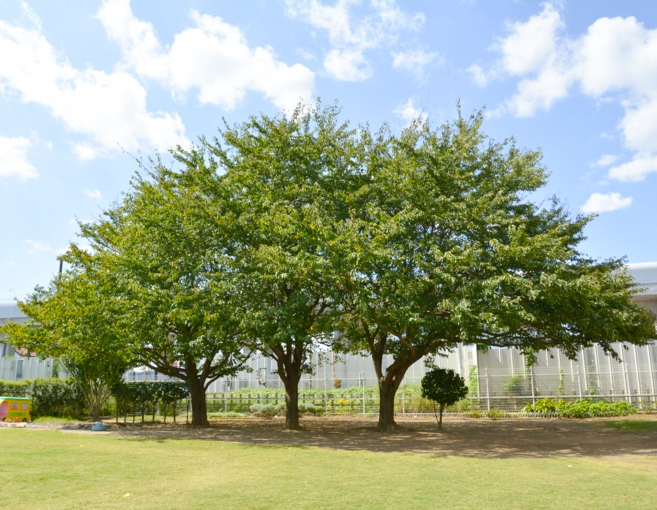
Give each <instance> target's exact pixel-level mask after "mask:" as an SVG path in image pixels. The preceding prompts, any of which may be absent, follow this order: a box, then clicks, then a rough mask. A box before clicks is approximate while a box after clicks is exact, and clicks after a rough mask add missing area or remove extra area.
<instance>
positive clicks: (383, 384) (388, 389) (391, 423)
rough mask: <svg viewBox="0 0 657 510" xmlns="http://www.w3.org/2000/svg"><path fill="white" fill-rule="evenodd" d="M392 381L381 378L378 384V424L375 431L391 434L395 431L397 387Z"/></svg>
mask: <svg viewBox="0 0 657 510" xmlns="http://www.w3.org/2000/svg"><path fill="white" fill-rule="evenodd" d="M394 382H395V381H394V380H393V379H390V380H388V381H386V378H385V377H384V378H382V380H381V381H380V382H379V424H378V425H377V427H376V429H377V430H378V431H379V432H392V431H394V430H397V424H396V423H395V393H396V392H397V385H395V384H394Z"/></svg>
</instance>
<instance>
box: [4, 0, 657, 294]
mask: <svg viewBox="0 0 657 510" xmlns="http://www.w3.org/2000/svg"><path fill="white" fill-rule="evenodd" d="M316 97H321V98H322V100H323V101H325V102H333V101H334V100H338V101H339V103H340V105H341V106H342V108H343V115H344V117H345V119H349V120H350V121H351V122H352V123H354V124H357V123H364V122H369V123H370V125H371V126H374V127H378V126H379V125H380V124H381V123H383V122H388V123H389V124H390V125H391V126H392V127H393V129H400V127H401V126H404V125H406V124H407V123H408V122H409V121H410V119H412V118H413V117H414V116H417V115H427V116H428V118H429V119H430V120H431V121H432V122H434V123H442V122H445V121H450V120H452V119H454V117H455V114H456V103H457V101H458V100H460V101H461V102H462V107H463V110H464V112H466V113H469V112H473V111H475V110H477V109H479V108H482V107H486V112H487V113H486V122H485V124H484V130H485V131H486V132H487V133H488V134H489V135H490V136H491V137H492V138H494V139H496V140H502V139H504V138H507V137H511V136H513V137H515V139H516V142H517V145H518V146H520V147H526V148H532V149H533V148H539V147H540V148H541V149H542V150H543V154H544V163H545V165H546V166H547V168H548V170H549V171H550V172H551V178H550V182H549V185H548V186H547V187H546V188H545V189H543V190H541V191H540V192H539V193H538V194H537V195H536V197H535V199H536V200H544V199H547V198H549V197H550V196H552V195H557V196H559V197H560V198H561V200H563V201H564V202H565V203H567V204H568V206H569V208H570V210H571V211H572V213H573V214H575V213H580V212H582V211H583V212H596V211H597V212H599V213H600V215H599V217H598V218H596V219H595V220H594V221H593V223H592V224H591V225H590V226H589V227H588V228H587V235H588V239H587V241H586V242H585V243H584V245H583V249H584V251H585V252H587V253H588V254H590V255H592V256H594V257H597V258H607V257H620V256H627V258H628V261H630V262H647V261H655V260H657V252H656V251H655V247H656V244H657V241H655V235H654V234H655V228H654V226H653V223H652V219H653V218H656V217H657V215H656V214H655V212H657V200H656V199H655V197H654V190H655V189H656V188H655V183H656V179H657V175H654V174H655V173H657V4H655V2H654V1H652V0H641V1H633V2H627V1H611V0H609V1H604V0H578V1H554V2H536V1H522V0H496V1H494V2H491V1H483V0H470V1H465V0H463V1H459V0H442V1H440V2H436V1H404V2H401V1H399V2H395V1H393V0H361V1H358V0H340V1H337V2H336V1H335V0H287V1H286V0H267V1H265V0H251V1H248V0H247V1H242V2H229V1H216V0H215V1H210V0H197V1H194V0H184V1H181V0H179V1H176V2H172V1H164V0H159V1H154V0H142V1H138V0H134V1H132V2H130V1H129V0H105V1H94V0H70V1H67V2H52V1H47V0H33V1H30V2H27V3H26V2H20V1H13V0H12V1H10V0H0V215H1V220H0V303H1V302H9V301H11V300H12V299H13V298H14V297H16V296H18V297H23V296H24V295H25V294H26V293H28V292H30V291H31V290H32V289H33V288H34V286H35V285H37V284H46V283H47V282H48V280H49V279H50V278H51V277H52V275H53V273H54V272H56V270H57V268H58V262H57V260H56V258H57V256H58V254H59V253H61V252H62V250H64V249H65V248H66V246H67V244H68V242H69V241H74V240H76V232H77V225H76V224H75V218H79V219H82V220H90V219H93V218H95V217H98V216H99V215H100V213H101V211H102V210H103V208H106V207H108V206H109V205H110V204H111V203H112V202H113V201H115V200H117V199H119V198H120V195H121V192H122V191H125V190H127V189H128V186H129V180H130V177H131V175H132V174H133V172H134V171H135V169H136V163H135V161H134V158H133V156H134V155H137V154H138V153H141V154H142V155H149V154H153V153H154V152H155V151H160V152H162V151H166V150H167V148H169V147H171V146H172V145H175V144H178V143H180V144H183V145H185V144H189V143H193V142H194V141H195V140H197V139H198V137H199V136H201V135H208V136H212V135H213V134H214V133H215V132H216V129H217V127H218V126H219V125H220V124H221V122H222V120H221V119H222V118H225V119H226V120H227V121H228V122H229V123H233V122H240V121H242V120H245V119H246V118H247V117H248V116H249V115H253V114H257V113H259V112H263V113H267V114H275V113H277V112H279V111H281V110H284V109H289V108H291V107H293V106H294V105H295V104H296V102H297V101H298V100H300V99H301V100H304V101H310V100H313V99H314V98H316Z"/></svg>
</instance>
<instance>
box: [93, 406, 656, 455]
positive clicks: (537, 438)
mask: <svg viewBox="0 0 657 510" xmlns="http://www.w3.org/2000/svg"><path fill="white" fill-rule="evenodd" d="M635 422H637V423H640V424H634V423H635ZM399 423H400V425H402V427H403V428H401V429H400V430H398V431H396V432H393V433H385V434H382V433H379V432H376V431H375V424H376V423H375V422H374V421H372V420H365V419H360V420H359V419H324V418H308V419H304V420H303V422H302V425H303V430H301V431H294V432H291V431H284V430H283V422H282V420H280V419H273V420H265V419H231V420H225V421H221V422H218V423H217V422H215V423H213V425H212V426H210V427H208V428H192V427H190V426H186V425H176V426H174V425H172V424H169V425H159V426H158V425H156V426H139V427H126V428H119V429H111V430H109V431H108V432H106V433H105V434H106V435H111V436H115V437H122V438H125V439H131V440H137V441H156V442H163V441H166V440H174V441H175V440H201V441H204V440H205V441H223V442H234V443H241V444H243V445H247V446H268V447H276V448H289V447H296V448H308V447H319V448H330V449H335V450H343V451H359V450H367V451H372V452H382V453H385V452H396V453H417V454H427V455H434V456H444V455H456V456H463V457H487V458H512V457H515V458H532V457H533V458H540V457H550V456H596V457H602V456H618V455H657V416H655V417H644V419H638V420H637V419H634V420H618V419H614V420H608V419H590V420H563V419H562V420H556V419H555V420H543V419H541V420H528V419H525V420H488V419H482V420H474V419H469V420H449V421H447V422H445V423H444V424H443V430H442V431H440V430H438V426H437V425H436V424H435V423H434V422H429V421H417V420H406V421H404V420H399ZM627 430H632V431H635V432H636V433H635V434H627V433H626V432H625V431H627Z"/></svg>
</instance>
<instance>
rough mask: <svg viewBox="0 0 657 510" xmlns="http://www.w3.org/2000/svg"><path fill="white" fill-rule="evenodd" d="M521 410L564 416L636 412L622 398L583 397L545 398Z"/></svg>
mask: <svg viewBox="0 0 657 510" xmlns="http://www.w3.org/2000/svg"><path fill="white" fill-rule="evenodd" d="M523 412H526V413H544V414H548V413H556V414H558V415H559V416H562V417H564V418H591V417H593V416H627V415H630V414H634V413H636V409H635V408H634V406H632V404H630V403H628V402H626V401H624V400H622V401H620V402H601V401H600V402H591V401H590V400H587V399H583V400H576V401H574V402H566V401H564V400H556V401H554V400H552V399H550V398H545V399H543V400H538V401H537V402H536V403H535V404H534V405H531V404H527V405H526V406H525V407H524V409H523Z"/></svg>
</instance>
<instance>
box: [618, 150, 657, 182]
mask: <svg viewBox="0 0 657 510" xmlns="http://www.w3.org/2000/svg"><path fill="white" fill-rule="evenodd" d="M654 172H657V155H655V154H645V153H639V154H636V155H635V156H634V158H633V159H632V161H628V162H627V163H623V164H622V165H618V166H614V167H611V168H610V169H609V174H608V175H609V177H610V178H612V179H618V180H619V181H628V182H638V181H642V180H643V179H645V178H646V177H647V176H648V174H651V173H654Z"/></svg>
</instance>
